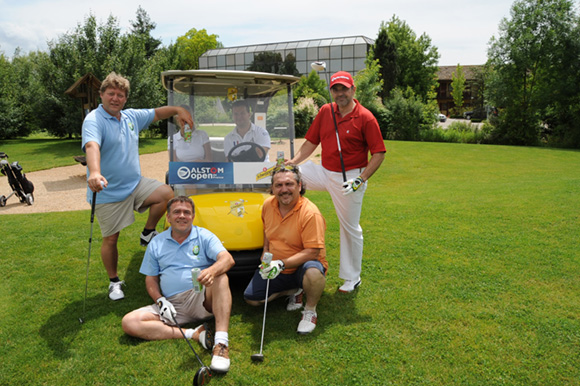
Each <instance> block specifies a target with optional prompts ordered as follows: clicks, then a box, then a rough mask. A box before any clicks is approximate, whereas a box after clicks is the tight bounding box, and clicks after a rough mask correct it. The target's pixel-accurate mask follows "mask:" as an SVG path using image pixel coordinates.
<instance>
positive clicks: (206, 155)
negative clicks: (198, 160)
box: [202, 142, 211, 162]
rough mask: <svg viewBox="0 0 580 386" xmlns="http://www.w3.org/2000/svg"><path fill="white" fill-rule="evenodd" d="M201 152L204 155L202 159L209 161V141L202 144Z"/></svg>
mask: <svg viewBox="0 0 580 386" xmlns="http://www.w3.org/2000/svg"><path fill="white" fill-rule="evenodd" d="M203 154H204V155H205V157H203V159H202V161H204V162H211V144H210V143H209V142H208V143H206V144H204V145H203Z"/></svg>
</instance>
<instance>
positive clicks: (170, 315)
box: [157, 296, 177, 324]
mask: <svg viewBox="0 0 580 386" xmlns="http://www.w3.org/2000/svg"><path fill="white" fill-rule="evenodd" d="M157 305H158V306H159V316H160V317H161V320H163V321H164V322H166V323H169V324H174V323H175V317H176V316H177V312H176V311H175V307H173V304H171V302H170V301H169V300H167V299H165V296H162V297H160V298H159V299H157Z"/></svg>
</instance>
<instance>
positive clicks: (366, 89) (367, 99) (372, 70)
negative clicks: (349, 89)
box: [354, 59, 383, 111]
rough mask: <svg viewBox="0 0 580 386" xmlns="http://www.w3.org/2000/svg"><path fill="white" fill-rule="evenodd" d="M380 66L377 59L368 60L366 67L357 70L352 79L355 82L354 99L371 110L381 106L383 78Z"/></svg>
mask: <svg viewBox="0 0 580 386" xmlns="http://www.w3.org/2000/svg"><path fill="white" fill-rule="evenodd" d="M380 72H381V66H380V65H379V60H378V59H375V60H368V59H367V65H366V67H365V68H364V69H363V70H361V71H359V72H358V73H357V74H356V75H355V77H354V81H355V84H356V94H355V97H356V99H357V100H358V101H359V102H360V104H361V105H363V106H364V107H366V108H367V109H369V110H371V111H376V110H377V109H379V108H381V107H383V103H382V99H381V97H380V95H381V92H382V90H383V80H382V79H381V75H380Z"/></svg>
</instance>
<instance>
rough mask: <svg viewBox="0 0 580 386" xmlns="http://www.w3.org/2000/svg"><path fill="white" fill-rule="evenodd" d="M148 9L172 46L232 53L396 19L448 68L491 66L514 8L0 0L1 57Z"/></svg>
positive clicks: (389, 0)
mask: <svg viewBox="0 0 580 386" xmlns="http://www.w3.org/2000/svg"><path fill="white" fill-rule="evenodd" d="M140 5H141V6H142V8H143V9H145V11H146V12H147V14H148V15H149V17H150V19H151V21H152V22H154V23H156V25H157V28H156V29H155V30H154V31H153V36H154V37H156V38H160V39H162V41H163V43H164V45H168V44H170V43H171V42H175V41H176V40H177V37H178V36H181V35H184V34H185V33H186V32H187V31H188V30H190V29H191V28H196V29H198V30H199V29H206V30H207V32H208V33H210V34H216V35H219V38H218V40H219V41H221V42H222V43H223V44H224V45H225V46H226V47H231V46H239V45H249V44H259V43H273V42H278V41H293V40H306V39H319V38H327V37H335V36H352V35H365V36H368V37H370V38H373V39H374V38H376V35H377V33H378V31H379V28H380V25H381V22H382V21H388V20H390V19H391V17H392V16H393V15H396V16H397V17H398V18H399V19H401V20H403V21H405V22H406V23H407V24H408V25H409V26H410V27H411V29H413V31H415V33H416V34H417V35H421V34H423V33H426V34H427V35H428V36H429V37H430V38H431V39H432V44H433V45H434V46H436V47H437V48H438V50H439V53H440V54H441V60H440V63H441V64H455V63H458V62H460V63H466V64H480V63H483V62H484V61H485V59H486V45H487V42H488V41H489V39H490V38H491V36H492V35H493V34H495V33H496V31H497V26H498V24H499V21H500V20H501V18H502V17H504V16H507V15H508V14H509V9H510V7H511V5H510V4H509V2H506V1H505V0H487V1H485V2H481V1H480V0H450V1H448V2H447V3H441V2H434V1H432V0H407V1H404V2H402V1H400V0H362V1H358V2H352V1H345V0H335V1H328V0H319V1H317V2H313V1H310V0H294V1H293V2H292V4H291V6H286V5H282V4H281V3H279V2H273V1H270V0H268V1H266V0H255V1H252V2H251V3H240V2H239V1H237V0H236V1H235V2H234V1H232V0H222V1H220V2H207V1H200V0H174V1H172V2H170V3H167V2H162V1H161V2H160V1H153V0H138V1H137V0H125V1H122V2H119V1H118V0H115V1H113V0H102V1H99V2H96V3H88V2H83V1H79V0H56V1H52V2H46V1H40V0H20V1H16V2H15V1H13V0H0V9H2V12H1V13H0V51H4V53H5V54H6V55H9V56H10V55H12V53H13V51H14V49H15V48H16V47H18V46H19V47H21V48H22V50H23V51H24V52H27V51H31V50H37V49H40V50H45V49H46V42H47V41H49V40H54V39H58V37H59V36H60V35H62V34H63V33H66V32H71V31H74V29H75V28H76V26H77V25H78V24H81V25H82V24H83V23H84V20H85V18H86V17H88V15H90V14H93V15H94V16H95V17H96V18H97V21H98V22H99V23H104V22H106V20H107V18H108V17H109V16H110V15H113V16H114V17H116V18H117V20H118V22H119V26H120V27H121V30H122V31H123V32H126V31H127V30H129V29H130V21H131V20H135V19H136V12H137V9H138V7H139V6H140ZM57 10H58V11H57ZM226 10H235V11H231V12H229V11H228V12H226ZM48 15H50V16H48Z"/></svg>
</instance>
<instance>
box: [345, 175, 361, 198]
mask: <svg viewBox="0 0 580 386" xmlns="http://www.w3.org/2000/svg"><path fill="white" fill-rule="evenodd" d="M364 183H365V181H364V180H363V179H362V177H361V176H358V177H357V178H354V179H353V178H351V179H350V180H348V181H346V182H345V183H344V184H342V194H344V195H345V196H346V195H348V194H351V193H352V192H356V191H357V190H358V188H360V187H361V186H362V185H363V184H364Z"/></svg>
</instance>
